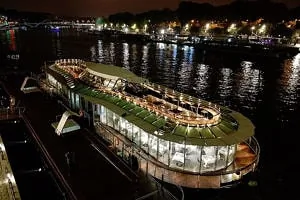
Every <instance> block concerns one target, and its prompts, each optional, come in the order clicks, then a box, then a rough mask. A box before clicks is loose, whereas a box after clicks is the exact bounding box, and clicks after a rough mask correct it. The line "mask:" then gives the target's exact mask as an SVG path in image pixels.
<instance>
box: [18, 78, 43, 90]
mask: <svg viewBox="0 0 300 200" xmlns="http://www.w3.org/2000/svg"><path fill="white" fill-rule="evenodd" d="M28 80H34V81H36V86H28V87H25V86H26V84H27V82H28ZM21 91H22V92H24V93H25V94H27V93H31V92H40V91H41V90H40V88H39V87H38V80H37V79H35V78H33V77H29V76H26V77H25V79H24V81H23V83H22V85H21Z"/></svg>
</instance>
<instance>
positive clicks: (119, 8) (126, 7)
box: [0, 0, 300, 16]
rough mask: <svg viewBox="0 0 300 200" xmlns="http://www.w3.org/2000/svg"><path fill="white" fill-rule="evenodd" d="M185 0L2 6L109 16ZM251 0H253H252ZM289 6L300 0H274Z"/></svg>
mask: <svg viewBox="0 0 300 200" xmlns="http://www.w3.org/2000/svg"><path fill="white" fill-rule="evenodd" d="M180 1H183V0H1V1H0V7H4V8H6V9H17V10H19V11H39V12H49V13H53V14H59V15H60V14H63V15H69V16H108V15H110V14H114V13H118V12H131V13H140V12H145V11H149V10H153V9H162V8H170V9H172V10H174V9H176V8H177V7H178V5H179V2H180ZM233 1H234V0H193V2H198V3H205V2H207V3H210V4H212V5H216V6H217V5H224V4H228V3H230V2H233ZM250 1H251V0H250ZM272 1H273V2H283V3H285V4H286V5H287V6H288V7H289V8H292V7H296V6H299V5H300V0H272Z"/></svg>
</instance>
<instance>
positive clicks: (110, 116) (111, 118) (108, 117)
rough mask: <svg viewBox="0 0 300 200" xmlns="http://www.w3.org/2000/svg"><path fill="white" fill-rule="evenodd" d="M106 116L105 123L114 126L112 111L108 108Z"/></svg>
mask: <svg viewBox="0 0 300 200" xmlns="http://www.w3.org/2000/svg"><path fill="white" fill-rule="evenodd" d="M106 118H107V125H108V126H110V127H114V120H113V112H111V111H110V110H109V109H106Z"/></svg>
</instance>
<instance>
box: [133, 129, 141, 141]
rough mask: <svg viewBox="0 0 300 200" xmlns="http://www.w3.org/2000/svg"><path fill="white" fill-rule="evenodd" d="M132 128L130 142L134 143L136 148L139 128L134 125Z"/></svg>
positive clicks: (138, 139)
mask: <svg viewBox="0 0 300 200" xmlns="http://www.w3.org/2000/svg"><path fill="white" fill-rule="evenodd" d="M132 127H133V134H132V141H133V142H134V143H136V144H137V145H138V146H140V140H141V139H140V131H141V130H140V128H139V127H137V126H135V125H132Z"/></svg>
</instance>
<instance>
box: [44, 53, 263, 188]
mask: <svg viewBox="0 0 300 200" xmlns="http://www.w3.org/2000/svg"><path fill="white" fill-rule="evenodd" d="M44 72H45V75H46V76H45V79H43V80H41V87H42V88H44V89H45V91H47V92H51V94H55V95H56V96H58V97H59V98H61V99H62V101H63V102H64V103H65V104H67V105H68V106H69V107H70V108H71V109H72V112H74V113H80V114H79V115H81V116H83V117H84V118H86V119H87V120H88V121H89V124H90V125H91V127H93V129H94V130H95V134H98V135H99V136H101V137H102V138H103V139H104V140H106V141H107V142H108V144H109V145H110V147H111V149H113V150H114V151H115V153H116V154H117V155H119V156H120V157H122V158H123V159H124V160H125V161H126V162H127V163H128V164H129V165H130V166H131V167H132V169H134V170H142V171H143V172H145V173H146V174H149V175H151V176H153V177H155V178H157V179H160V180H162V181H165V182H168V183H171V184H175V185H180V186H183V187H189V188H222V187H228V186H230V185H233V184H234V183H237V182H238V181H240V180H241V179H242V178H243V177H244V176H245V175H247V174H249V173H251V172H253V171H255V169H256V167H257V164H258V162H259V154H260V147H259V144H258V142H257V140H256V139H255V137H254V132H255V127H254V125H253V124H252V122H251V121H250V120H249V119H248V118H246V117H245V116H243V115H242V114H241V113H239V112H236V111H233V110H231V109H229V108H225V107H223V106H220V105H216V104H214V103H211V102H207V101H204V100H201V99H198V98H195V97H192V96H189V95H186V94H183V93H179V92H176V91H174V90H172V89H169V88H166V87H164V86H162V85H158V84H155V83H151V82H149V81H148V80H147V79H144V78H141V77H138V76H136V75H135V74H133V73H132V72H130V71H128V70H126V69H124V68H121V67H116V66H111V65H103V64H97V63H92V62H84V61H82V60H78V59H61V60H57V61H55V62H54V63H52V64H50V65H47V66H45V68H44ZM72 112H69V114H68V115H65V116H64V118H65V119H64V120H61V121H60V122H66V121H67V118H68V117H69V116H71V115H72V114H70V113H72ZM63 127H64V124H63V125H59V124H58V125H57V126H56V133H60V134H61V133H62V128H63ZM60 134H59V135H60ZM63 134H67V133H63Z"/></svg>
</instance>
